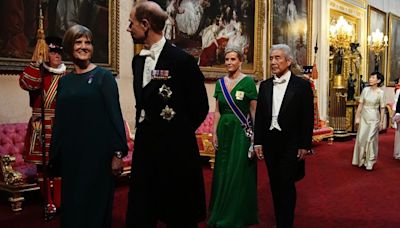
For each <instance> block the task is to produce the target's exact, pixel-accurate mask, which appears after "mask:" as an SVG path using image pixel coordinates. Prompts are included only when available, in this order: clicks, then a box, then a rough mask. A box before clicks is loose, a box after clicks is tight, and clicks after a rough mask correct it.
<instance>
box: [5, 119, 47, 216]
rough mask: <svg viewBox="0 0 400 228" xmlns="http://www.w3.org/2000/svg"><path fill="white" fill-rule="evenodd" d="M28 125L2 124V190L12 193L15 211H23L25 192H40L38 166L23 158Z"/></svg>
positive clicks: (12, 204) (12, 206)
mask: <svg viewBox="0 0 400 228" xmlns="http://www.w3.org/2000/svg"><path fill="white" fill-rule="evenodd" d="M26 129H27V124H26V123H16V124H0V190H4V191H7V192H9V193H11V197H10V198H9V199H8V200H9V201H10V203H11V209H12V210H13V211H21V210H22V207H21V206H22V201H23V200H24V197H23V196H22V193H23V192H27V191H33V190H38V189H39V186H38V184H37V183H36V181H35V178H36V165H35V164H32V163H25V161H24V159H23V157H22V151H23V148H24V140H25V135H26Z"/></svg>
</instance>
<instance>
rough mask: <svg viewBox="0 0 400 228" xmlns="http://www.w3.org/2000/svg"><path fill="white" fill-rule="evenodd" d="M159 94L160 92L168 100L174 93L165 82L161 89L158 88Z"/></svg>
mask: <svg viewBox="0 0 400 228" xmlns="http://www.w3.org/2000/svg"><path fill="white" fill-rule="evenodd" d="M158 91H159V92H158V94H160V96H161V97H162V98H163V99H164V100H168V99H170V98H171V95H172V91H171V88H170V87H168V86H166V85H165V84H163V85H162V86H161V87H160V88H159V89H158Z"/></svg>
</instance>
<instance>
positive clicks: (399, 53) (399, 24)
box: [386, 13, 400, 86]
mask: <svg viewBox="0 0 400 228" xmlns="http://www.w3.org/2000/svg"><path fill="white" fill-rule="evenodd" d="M399 40H400V17H399V16H396V15H395V14H393V13H389V50H388V70H387V77H386V78H387V80H388V84H387V85H388V86H394V85H395V82H394V81H395V80H396V79H397V78H399V76H400V42H399Z"/></svg>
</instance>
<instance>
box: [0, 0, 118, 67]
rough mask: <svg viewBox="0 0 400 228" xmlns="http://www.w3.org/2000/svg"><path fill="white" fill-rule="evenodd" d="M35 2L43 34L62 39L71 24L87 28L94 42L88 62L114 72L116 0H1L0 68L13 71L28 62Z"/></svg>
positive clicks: (33, 40)
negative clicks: (41, 19) (42, 18)
mask: <svg viewBox="0 0 400 228" xmlns="http://www.w3.org/2000/svg"><path fill="white" fill-rule="evenodd" d="M39 2H42V4H41V8H42V11H43V16H44V30H45V35H46V36H58V37H60V38H62V37H63V36H64V33H65V31H66V30H67V29H68V28H69V27H70V26H72V25H74V24H81V25H84V26H86V27H88V28H89V29H90V30H91V31H92V33H93V37H94V45H95V46H94V55H93V59H92V61H93V62H94V63H96V64H97V65H100V66H102V67H105V68H107V69H109V70H111V71H112V72H113V73H114V74H118V49H119V48H118V35H119V34H118V31H119V29H118V25H119V21H118V20H119V19H118V17H117V15H118V12H117V11H118V9H119V1H118V0H98V1H68V0H48V1H23V0H5V1H1V3H0V11H1V13H0V15H1V19H2V20H0V21H1V22H0V71H2V72H14V73H17V72H19V71H22V70H23V68H24V67H25V66H26V65H27V64H28V63H29V62H30V59H31V57H32V54H33V51H34V48H35V44H36V35H37V28H38V24H39ZM63 57H64V60H68V59H67V58H66V56H63ZM67 63H68V61H67Z"/></svg>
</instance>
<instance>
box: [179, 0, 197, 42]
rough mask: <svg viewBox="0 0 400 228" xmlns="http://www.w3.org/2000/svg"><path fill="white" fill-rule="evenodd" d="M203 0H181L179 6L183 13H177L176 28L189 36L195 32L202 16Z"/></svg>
mask: <svg viewBox="0 0 400 228" xmlns="http://www.w3.org/2000/svg"><path fill="white" fill-rule="evenodd" d="M203 4H204V3H203V0H182V1H181V2H180V5H179V8H181V9H182V10H184V11H183V13H181V14H177V15H176V17H175V21H176V24H177V27H178V30H179V31H181V32H183V33H186V34H187V35H189V36H191V35H193V34H195V33H196V31H197V29H198V28H199V25H200V20H201V17H202V16H203V11H204V9H203Z"/></svg>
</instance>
